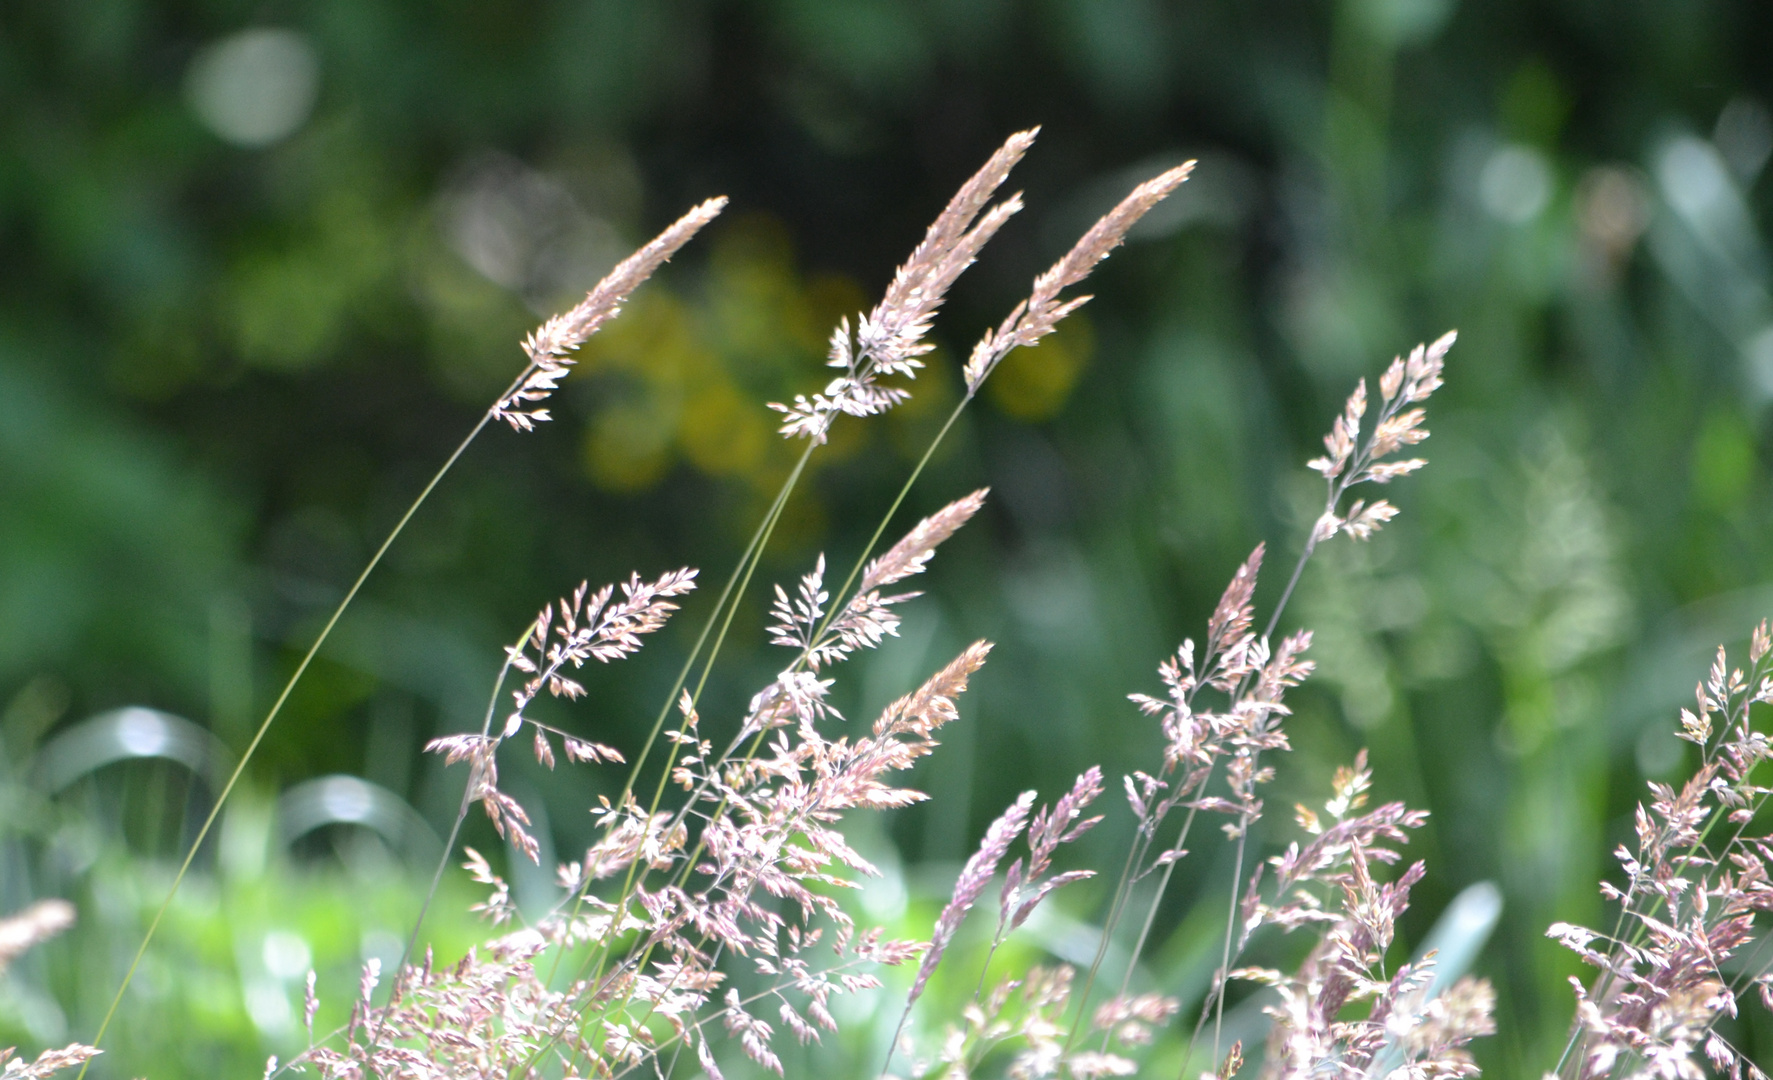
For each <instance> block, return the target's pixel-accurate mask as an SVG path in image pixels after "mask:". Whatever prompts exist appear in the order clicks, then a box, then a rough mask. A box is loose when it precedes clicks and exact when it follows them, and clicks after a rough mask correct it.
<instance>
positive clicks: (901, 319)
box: [770, 129, 1039, 443]
mask: <svg viewBox="0 0 1773 1080" xmlns="http://www.w3.org/2000/svg"><path fill="white" fill-rule="evenodd" d="M1038 130H1039V129H1033V130H1029V131H1020V132H1017V133H1016V134H1014V135H1011V136H1010V137H1009V140H1008V141H1006V142H1005V143H1004V144H1003V146H1002V147H1000V148H999V149H998V151H997V152H996V153H995V154H993V155H991V158H990V160H988V161H987V162H986V163H985V165H984V167H982V168H981V169H980V170H979V171H978V172H977V173H974V174H973V176H972V178H971V179H969V180H968V181H967V182H966V183H965V184H963V185H961V188H960V190H959V191H957V192H955V194H954V198H952V199H950V200H949V201H948V205H947V206H946V207H944V208H943V210H942V213H941V214H940V215H939V216H938V217H937V218H936V220H935V221H934V222H933V223H931V225H930V227H929V229H928V231H926V232H925V233H924V238H923V241H922V242H921V243H919V244H918V245H917V248H916V250H914V251H913V252H912V253H911V257H910V258H909V259H907V260H906V261H905V264H904V265H903V266H901V267H899V272H898V273H897V274H895V275H894V276H893V281H892V284H891V285H888V286H887V290H886V294H885V295H884V296H883V297H882V298H881V301H880V303H879V304H878V305H876V306H875V308H874V310H873V311H871V312H869V313H868V314H866V315H859V316H857V319H856V327H855V331H854V333H853V334H852V333H851V330H850V323H849V319H848V318H845V319H844V320H843V321H841V322H839V323H838V325H837V329H836V330H835V331H833V333H832V335H831V355H830V359H829V360H827V361H826V365H827V366H829V367H834V368H842V369H843V374H842V375H839V376H838V377H837V378H835V379H833V380H831V382H830V383H829V384H828V385H827V386H826V387H825V390H824V392H823V393H818V394H814V395H813V396H812V397H811V398H808V397H807V396H806V395H804V394H797V395H795V398H794V401H793V403H792V404H788V405H783V404H778V403H771V405H770V408H772V409H774V410H776V411H777V412H780V413H782V414H783V415H784V416H785V417H786V419H785V420H784V421H783V423H782V428H781V432H782V434H783V435H785V436H787V437H789V438H808V439H811V440H812V441H813V442H814V443H822V442H824V441H825V439H826V436H827V433H828V432H829V430H830V427H831V422H832V420H834V419H835V418H836V417H837V415H838V414H839V413H848V414H850V415H851V416H871V415H873V414H875V413H881V412H885V411H886V410H888V409H890V408H892V407H893V406H894V405H897V404H899V403H900V402H902V401H904V400H905V399H906V398H907V397H909V396H910V393H909V391H906V390H904V389H901V388H899V387H892V386H882V385H881V384H880V382H879V380H880V378H881V377H882V376H890V375H903V376H905V377H906V378H916V377H917V371H918V369H919V368H922V367H923V361H922V360H920V359H919V357H921V356H923V355H925V354H926V353H928V352H929V351H930V350H931V349H932V348H934V347H935V346H933V345H931V344H929V343H928V342H926V341H925V340H924V337H925V335H927V334H928V333H929V330H930V320H931V319H932V318H933V317H934V316H935V313H936V309H937V308H939V307H941V305H942V301H943V300H944V299H945V298H946V297H947V295H948V290H949V288H950V287H951V286H952V285H953V284H954V282H955V279H957V278H959V277H960V275H961V274H962V273H963V272H964V271H965V270H966V268H967V267H969V266H971V265H972V264H973V260H974V259H976V258H978V255H979V251H980V249H981V248H983V247H984V246H985V244H986V242H987V241H989V240H990V239H991V238H992V236H994V235H996V233H997V230H998V229H1000V228H1002V227H1003V223H1004V222H1006V221H1008V220H1009V219H1010V218H1011V217H1012V216H1014V215H1015V214H1016V213H1017V212H1018V211H1020V210H1021V209H1022V197H1021V196H1020V195H1019V194H1018V195H1011V196H1010V197H1009V198H1007V199H1005V200H1004V201H1003V202H1000V203H998V204H997V205H996V206H993V207H991V208H990V209H989V210H987V209H986V208H985V204H986V203H987V202H989V201H990V200H991V197H992V195H994V194H995V193H996V192H997V189H998V188H999V187H1001V186H1002V185H1003V182H1004V180H1005V178H1006V177H1008V176H1009V174H1010V170H1011V169H1012V168H1014V167H1015V165H1016V163H1017V162H1018V161H1021V160H1022V155H1023V154H1025V153H1027V152H1028V148H1029V147H1030V146H1032V145H1033V144H1034V136H1035V133H1036V131H1038ZM981 212H983V214H982V216H981Z"/></svg>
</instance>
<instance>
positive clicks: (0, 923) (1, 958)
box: [0, 900, 74, 975]
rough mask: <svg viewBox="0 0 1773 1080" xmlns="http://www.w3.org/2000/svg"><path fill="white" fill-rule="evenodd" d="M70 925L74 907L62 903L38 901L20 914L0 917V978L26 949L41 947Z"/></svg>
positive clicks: (64, 901)
mask: <svg viewBox="0 0 1773 1080" xmlns="http://www.w3.org/2000/svg"><path fill="white" fill-rule="evenodd" d="M73 925H74V905H73V904H70V903H68V902H67V901H66V900H39V901H37V902H36V903H35V904H32V905H31V906H30V907H27V908H25V909H23V910H22V911H15V912H13V913H12V914H11V915H7V916H4V917H0V975H4V974H5V973H6V969H7V968H9V967H11V966H12V962H13V961H14V960H17V959H18V958H19V956H20V955H21V954H22V953H24V951H25V950H26V949H29V948H31V947H32V946H34V945H41V944H42V943H43V942H45V941H48V940H49V939H50V938H52V937H55V936H56V935H57V934H59V933H61V932H62V931H63V930H66V929H67V928H68V927H70V926H73Z"/></svg>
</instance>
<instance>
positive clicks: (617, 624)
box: [425, 567, 696, 862]
mask: <svg viewBox="0 0 1773 1080" xmlns="http://www.w3.org/2000/svg"><path fill="white" fill-rule="evenodd" d="M695 578H696V571H694V570H691V569H689V568H688V567H685V568H684V569H682V570H674V571H671V572H670V573H667V574H663V575H661V576H660V577H659V579H658V580H657V581H651V582H647V581H642V580H641V579H640V575H639V574H633V575H630V577H629V579H628V580H627V581H626V582H623V584H622V599H621V600H619V601H616V602H615V603H611V602H610V601H611V598H612V597H613V595H614V593H615V586H613V585H605V586H603V587H602V588H600V589H598V590H597V591H596V592H595V593H590V594H589V595H587V593H588V591H589V589H590V585H589V583H588V582H580V583H579V587H578V588H577V589H575V590H574V591H573V594H572V596H571V597H562V598H561V599H560V600H557V601H556V602H555V603H553V604H551V605H549V606H547V607H544V608H543V609H542V610H541V612H540V613H539V614H538V615H537V616H536V617H535V619H534V620H533V621H532V622H531V623H530V628H529V629H528V630H526V631H525V632H524V635H523V639H522V640H521V641H520V642H518V644H516V645H512V646H507V647H506V649H505V661H506V664H507V666H508V667H509V668H515V669H517V670H518V671H521V672H523V673H525V674H527V675H529V676H530V678H529V679H528V680H527V681H526V682H525V683H524V684H523V685H522V686H520V687H518V688H517V689H516V690H513V691H512V692H511V697H512V700H513V702H514V704H515V708H514V709H513V710H512V711H511V714H510V715H509V716H508V717H506V718H505V725H504V728H503V729H502V730H501V731H500V732H499V733H498V734H497V735H493V734H492V733H491V727H490V723H489V724H488V725H487V727H486V728H485V729H483V730H482V731H481V732H480V733H479V734H467V733H464V734H461V735H446V736H443V737H442V738H437V739H432V740H431V741H430V742H428V743H426V744H425V750H426V752H428V753H440V754H443V755H444V759H443V760H444V764H445V765H454V764H455V763H456V762H458V761H464V760H465V761H467V762H468V763H469V776H468V789H467V794H466V796H465V797H464V801H463V809H464V810H466V807H467V805H468V804H469V803H471V802H474V801H479V803H480V804H481V806H482V807H483V808H484V809H485V810H486V816H487V817H488V818H489V819H491V821H492V823H493V827H494V828H495V829H497V830H498V833H499V835H500V836H509V837H510V839H511V840H512V842H514V843H515V844H516V845H517V846H518V847H519V848H520V849H521V850H522V851H523V853H524V854H526V855H528V856H529V858H530V861H531V862H536V861H539V859H540V847H539V845H538V844H537V842H536V839H535V837H533V836H531V835H530V834H529V832H528V830H526V829H525V828H524V826H525V825H528V824H529V823H530V819H529V815H528V814H527V813H525V812H524V809H523V807H522V806H520V805H519V804H518V802H517V800H516V799H513V798H511V796H509V795H507V794H505V793H504V792H503V791H500V790H499V767H498V750H499V747H500V745H502V744H503V743H504V742H505V741H506V740H507V739H510V738H512V737H513V736H515V735H516V734H517V733H518V732H519V731H520V730H522V728H523V725H524V724H525V723H527V724H529V725H530V726H531V727H533V728H534V729H535V754H536V760H537V761H539V762H541V763H542V764H544V765H546V766H548V767H549V768H553V767H554V748H553V745H552V744H551V743H550V742H549V738H548V736H549V734H550V733H552V734H553V735H555V736H556V737H558V738H560V739H561V740H562V741H563V743H564V745H565V750H566V757H567V760H568V761H589V762H597V761H610V762H616V763H620V762H622V760H623V758H622V755H621V753H619V752H618V751H616V750H615V749H613V748H611V747H608V746H604V745H603V744H601V743H594V742H589V741H587V740H584V739H579V738H576V737H574V736H572V735H569V734H567V733H566V732H564V731H560V730H558V729H556V728H551V727H549V726H547V725H545V724H540V723H537V722H536V721H535V720H532V719H530V718H529V717H528V716H527V715H525V712H524V710H525V709H527V708H528V707H529V705H530V703H531V702H533V701H534V700H535V698H536V695H537V694H539V693H541V691H542V690H543V688H546V689H547V691H548V693H550V694H551V695H553V696H554V697H564V698H568V699H576V698H579V697H582V696H584V693H585V688H584V687H583V686H581V685H579V683H578V682H577V681H576V680H574V679H572V678H569V677H568V676H567V675H565V674H564V673H563V669H564V668H565V667H566V666H567V665H568V664H570V665H572V666H573V667H574V668H578V667H582V666H583V665H584V663H585V661H587V660H598V661H601V662H603V663H606V664H607V663H609V662H610V661H611V660H620V659H622V658H623V657H626V656H631V655H633V654H634V653H636V652H638V651H639V650H640V646H641V641H640V638H641V636H642V635H644V634H650V633H652V632H653V631H655V630H657V629H659V628H660V627H662V626H664V625H665V621H666V620H667V619H669V618H670V617H671V613H672V612H673V611H676V610H677V605H676V604H674V603H672V602H671V601H670V600H668V599H666V597H672V596H681V595H683V594H684V593H687V592H689V591H690V590H692V589H694V588H695V587H696V582H695ZM550 630H552V632H553V637H552V639H550V637H549V632H550ZM489 721H490V716H489ZM458 824H459V823H458ZM445 857H446V858H447V853H446V854H445Z"/></svg>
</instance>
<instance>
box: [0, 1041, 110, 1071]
mask: <svg viewBox="0 0 1773 1080" xmlns="http://www.w3.org/2000/svg"><path fill="white" fill-rule="evenodd" d="M14 1052H15V1048H14V1047H11V1046H6V1047H0V1076H3V1077H5V1078H6V1080H48V1078H49V1077H51V1076H54V1075H55V1074H56V1073H58V1072H61V1071H62V1070H63V1069H71V1068H73V1067H74V1066H76V1065H85V1064H86V1063H87V1062H88V1061H90V1060H92V1059H93V1058H95V1057H97V1056H98V1055H100V1054H102V1053H104V1051H103V1050H95V1049H93V1048H92V1047H90V1046H82V1045H80V1044H79V1043H70V1044H69V1045H67V1046H64V1047H62V1048H61V1049H60V1050H45V1051H43V1052H42V1053H41V1054H38V1055H37V1057H36V1060H34V1061H26V1060H25V1059H23V1058H15V1057H13V1056H12V1055H13V1053H14Z"/></svg>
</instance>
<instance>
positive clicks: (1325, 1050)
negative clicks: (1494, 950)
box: [1231, 750, 1495, 1080]
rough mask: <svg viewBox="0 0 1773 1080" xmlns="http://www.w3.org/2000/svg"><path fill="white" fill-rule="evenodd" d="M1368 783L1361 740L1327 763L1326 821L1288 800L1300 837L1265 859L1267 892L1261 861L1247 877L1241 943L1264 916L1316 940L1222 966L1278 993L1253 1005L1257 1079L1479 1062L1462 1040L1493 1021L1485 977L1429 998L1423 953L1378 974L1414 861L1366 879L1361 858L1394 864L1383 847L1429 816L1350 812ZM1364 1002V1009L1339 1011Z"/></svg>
mask: <svg viewBox="0 0 1773 1080" xmlns="http://www.w3.org/2000/svg"><path fill="white" fill-rule="evenodd" d="M1370 781H1371V773H1370V772H1369V770H1368V769H1367V756H1366V751H1364V750H1363V751H1361V753H1360V754H1359V755H1358V756H1357V757H1356V759H1355V763H1354V766H1353V768H1351V769H1342V770H1339V771H1338V774H1337V777H1336V784H1335V793H1334V795H1333V797H1332V798H1331V799H1330V800H1329V801H1328V802H1326V803H1325V804H1324V810H1325V812H1326V814H1327V815H1328V818H1329V821H1330V823H1329V824H1327V825H1326V824H1325V823H1324V820H1323V819H1322V818H1320V817H1319V816H1318V815H1317V813H1316V812H1315V811H1311V810H1308V809H1307V808H1305V807H1299V808H1298V813H1297V820H1298V822H1299V824H1300V826H1301V827H1303V828H1304V829H1305V831H1306V832H1307V833H1308V834H1309V835H1310V836H1311V840H1310V841H1309V842H1307V843H1306V844H1304V845H1303V846H1301V845H1300V844H1299V843H1298V842H1297V841H1295V842H1293V843H1292V844H1290V845H1289V846H1288V848H1287V850H1286V852H1285V853H1283V854H1281V855H1277V856H1275V857H1274V858H1272V859H1270V860H1268V865H1269V866H1270V867H1271V868H1272V869H1273V870H1274V874H1275V881H1274V887H1273V892H1272V896H1271V898H1270V899H1266V900H1265V899H1263V897H1262V890H1261V877H1262V875H1261V867H1260V866H1258V867H1257V870H1256V872H1255V873H1253V874H1252V875H1251V878H1250V886H1249V891H1248V892H1247V893H1246V895H1245V897H1244V901H1243V913H1244V933H1243V938H1244V941H1246V942H1247V941H1248V939H1249V936H1250V934H1251V933H1253V932H1254V931H1255V930H1256V929H1257V928H1258V927H1261V926H1263V925H1267V924H1274V925H1277V926H1280V927H1283V928H1285V929H1286V930H1287V931H1289V932H1291V931H1293V930H1295V929H1298V928H1300V927H1311V928H1313V929H1315V930H1316V931H1317V932H1318V942H1317V944H1316V945H1315V946H1314V947H1313V948H1312V950H1311V952H1310V953H1309V954H1308V955H1307V956H1306V958H1305V960H1304V962H1303V963H1301V965H1300V966H1299V969H1298V970H1297V971H1296V972H1294V973H1293V974H1291V975H1287V974H1283V973H1281V972H1279V971H1276V970H1274V969H1272V968H1242V969H1239V970H1236V971H1233V972H1231V978H1234V979H1241V980H1248V981H1252V982H1256V983H1258V984H1261V985H1264V986H1269V987H1272V988H1274V989H1275V990H1276V991H1277V993H1278V996H1279V1002H1278V1003H1277V1004H1275V1005H1271V1006H1269V1007H1267V1008H1265V1009H1264V1010H1263V1011H1264V1012H1266V1013H1267V1014H1268V1015H1269V1017H1271V1018H1272V1019H1273V1021H1274V1023H1273V1026H1272V1027H1271V1028H1270V1030H1269V1036H1268V1050H1267V1055H1266V1058H1265V1061H1264V1064H1263V1069H1262V1076H1263V1077H1264V1078H1265V1080H1306V1078H1308V1077H1315V1076H1320V1075H1323V1074H1324V1073H1325V1071H1326V1070H1329V1071H1331V1072H1333V1073H1334V1074H1335V1075H1338V1076H1346V1077H1362V1076H1379V1075H1384V1076H1388V1077H1398V1076H1401V1077H1408V1078H1412V1080H1414V1078H1420V1080H1459V1078H1461V1077H1469V1076H1475V1075H1477V1071H1478V1070H1477V1066H1476V1065H1475V1064H1474V1063H1473V1062H1472V1060H1471V1057H1470V1055H1469V1054H1468V1053H1467V1052H1466V1050H1465V1049H1464V1048H1465V1046H1466V1045H1467V1044H1468V1043H1469V1042H1470V1041H1471V1040H1472V1039H1474V1038H1477V1037H1479V1036H1481V1035H1488V1034H1491V1033H1492V1032H1494V1030H1495V1024H1494V1023H1493V1021H1492V1020H1491V1017H1490V1012H1491V1008H1492V1005H1493V1002H1494V999H1495V994H1494V991H1493V990H1491V988H1490V986H1489V984H1488V983H1487V982H1484V981H1483V980H1476V979H1461V980H1459V981H1458V982H1456V983H1454V985H1453V986H1452V987H1450V988H1449V989H1448V990H1447V992H1446V993H1445V994H1443V995H1441V996H1439V997H1437V998H1435V999H1433V1000H1429V999H1428V997H1427V991H1428V988H1429V986H1430V985H1431V984H1432V983H1433V981H1434V961H1433V958H1432V957H1430V958H1426V959H1424V960H1422V961H1418V962H1416V963H1413V964H1411V963H1407V964H1403V965H1401V966H1400V967H1398V969H1397V970H1396V971H1394V972H1390V973H1388V972H1387V969H1386V963H1385V954H1386V952H1387V950H1388V949H1389V948H1390V946H1391V943H1392V940H1393V938H1394V936H1395V934H1396V926H1397V919H1398V916H1400V915H1402V914H1403V912H1404V911H1405V910H1406V909H1407V908H1408V907H1409V898H1410V889H1411V887H1412V886H1413V885H1415V884H1416V882H1418V881H1420V880H1421V879H1422V875H1423V864H1422V863H1421V862H1416V863H1413V864H1412V865H1411V866H1410V867H1409V869H1408V870H1406V871H1405V872H1404V873H1402V874H1401V875H1399V876H1398V878H1397V880H1396V881H1393V882H1389V883H1382V882H1379V881H1376V880H1375V879H1374V877H1373V874H1372V870H1371V867H1372V864H1373V863H1375V862H1380V863H1388V864H1389V863H1396V862H1398V861H1399V858H1400V856H1399V854H1398V852H1397V851H1396V850H1395V849H1394V848H1391V847H1388V846H1386V845H1387V844H1402V843H1407V842H1408V839H1409V836H1408V833H1407V832H1406V830H1408V829H1415V828H1420V827H1421V825H1422V824H1423V822H1424V821H1426V820H1427V817H1428V815H1427V813H1426V812H1423V811H1418V810H1409V809H1407V808H1406V807H1405V806H1404V805H1403V804H1402V803H1389V804H1387V805H1385V806H1381V807H1379V808H1378V809H1376V810H1373V811H1371V812H1369V813H1366V814H1362V815H1359V816H1355V817H1350V816H1349V814H1350V812H1351V811H1353V810H1355V809H1357V808H1358V807H1359V806H1360V805H1361V803H1362V802H1363V801H1364V792H1365V791H1366V789H1367V787H1368V786H1369V784H1370ZM1240 949H1241V943H1240ZM1363 1004H1365V1005H1366V1009H1365V1015H1364V1016H1358V1017H1357V1016H1351V1015H1350V1013H1349V1010H1350V1009H1351V1008H1359V1007H1360V1006H1361V1005H1363ZM1394 1058H1395V1060H1393V1059H1394Z"/></svg>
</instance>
